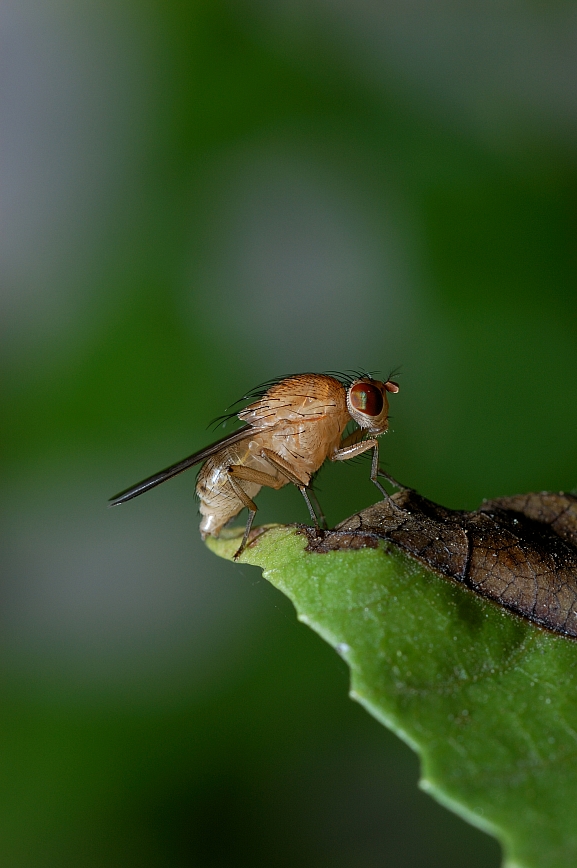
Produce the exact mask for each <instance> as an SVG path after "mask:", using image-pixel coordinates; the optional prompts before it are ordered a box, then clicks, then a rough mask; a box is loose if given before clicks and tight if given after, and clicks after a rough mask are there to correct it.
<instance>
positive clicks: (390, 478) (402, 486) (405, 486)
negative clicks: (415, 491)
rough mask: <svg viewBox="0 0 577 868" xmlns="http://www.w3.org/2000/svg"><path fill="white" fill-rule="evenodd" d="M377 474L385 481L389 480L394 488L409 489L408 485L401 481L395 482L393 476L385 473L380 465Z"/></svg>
mask: <svg viewBox="0 0 577 868" xmlns="http://www.w3.org/2000/svg"><path fill="white" fill-rule="evenodd" d="M379 476H383V477H384V478H385V479H386V480H387V482H390V483H391V485H393V486H394V487H395V488H398V489H399V491H411V489H410V488H409V487H408V485H403V483H402V482H397V480H396V479H395V477H394V476H391V474H390V473H387V472H386V470H383V468H382V467H379Z"/></svg>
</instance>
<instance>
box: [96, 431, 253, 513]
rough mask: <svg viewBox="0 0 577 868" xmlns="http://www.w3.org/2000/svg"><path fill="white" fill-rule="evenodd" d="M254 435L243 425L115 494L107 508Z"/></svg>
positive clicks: (153, 486) (136, 495)
mask: <svg viewBox="0 0 577 868" xmlns="http://www.w3.org/2000/svg"><path fill="white" fill-rule="evenodd" d="M254 433H255V429H254V428H253V427H252V425H243V427H242V428H239V429H238V430H237V431H233V432H232V434H227V435H226V437H222V438H221V439H220V440H217V441H216V443H213V444H212V445H211V446H206V447H205V448H204V449H201V450H200V452H195V453H194V455H189V456H188V458H183V460H182V461H179V462H178V463H177V464H171V466H170V467H167V468H166V470H161V471H160V472H159V473H155V474H154V476H149V477H148V479H143V480H142V482H138V483H137V484H136V485H133V486H132V487H131V488H127V489H126V490H125V491H121V492H120V494H115V495H114V497H111V498H110V501H109V503H108V506H118V505H119V504H121V503H126V501H127V500H132V498H133V497H138V495H139V494H144V492H145V491H149V490H150V489H151V488H155V487H156V486H157V485H160V484H161V482H166V480H167V479H172V477H173V476H178V474H179V473H182V472H183V471H184V470H188V468H189V467H193V466H194V465H195V464H200V462H201V461H205V460H206V459H207V458H210V456H211V455H214V454H215V453H216V452H220V450H221V449H224V448H225V447H226V446H232V444H233V443H238V442H239V440H246V438H247V437H250V436H251V435H252V434H254Z"/></svg>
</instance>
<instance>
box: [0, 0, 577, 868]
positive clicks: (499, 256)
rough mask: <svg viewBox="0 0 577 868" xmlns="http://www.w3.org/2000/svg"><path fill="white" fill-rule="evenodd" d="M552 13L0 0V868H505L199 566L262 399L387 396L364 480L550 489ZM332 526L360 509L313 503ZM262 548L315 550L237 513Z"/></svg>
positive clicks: (570, 256) (240, 589) (355, 493)
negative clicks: (298, 387)
mask: <svg viewBox="0 0 577 868" xmlns="http://www.w3.org/2000/svg"><path fill="white" fill-rule="evenodd" d="M576 31H577V7H576V5H575V4H574V3H571V2H568V3H554V4H541V3H537V2H534V3H529V2H525V3H518V4H515V5H509V4H486V3H483V2H481V0H476V2H470V3H461V4H449V3H443V2H441V0H434V2H425V0H415V2H412V3H407V2H405V0H393V2H392V3H388V4H384V3H383V4H378V3H374V2H369V0H359V2H356V3H354V4H352V3H346V2H344V0H307V2H305V0H283V2H272V3H266V2H259V0H237V2H234V3H233V2H226V0H215V2H188V3H187V2H176V0H163V2H162V3H161V2H154V0H150V2H145V0H143V2H131V0H120V2H117V3H114V4H113V3H107V2H100V3H96V2H90V0H81V2H77V3H74V4H72V3H70V2H64V0H62V2H59V0H48V2H46V0H45V2H43V3H40V2H38V0H8V2H6V3H5V4H4V5H3V8H2V12H1V15H0V39H1V46H2V50H1V64H0V82H1V87H0V111H1V117H2V122H1V125H0V227H1V232H0V276H1V290H0V293H1V294H0V317H1V321H0V329H1V348H0V352H1V354H2V365H3V370H4V387H3V398H2V401H3V406H2V413H1V425H2V440H3V450H2V456H3V466H2V481H3V486H2V488H3V517H4V521H3V531H2V533H3V546H2V584H1V590H0V593H1V598H0V602H1V605H0V652H1V653H0V680H1V693H0V696H1V700H0V780H1V786H0V864H1V865H2V866H7V868H12V866H14V868H24V866H26V868H27V866H30V868H44V866H78V865H82V866H99V868H100V866H102V868H104V866H117V865H118V866H126V865H138V866H169V868H183V866H195V868H196V866H198V868H216V866H227V868H228V866H230V868H233V866H260V865H266V866H269V865H270V866H281V868H284V866H295V865H303V866H307V868H308V866H311V868H324V866H326V868H381V866H390V868H405V866H407V868H408V866H411V868H421V866H422V868H425V866H426V868H437V866H439V868H441V866H442V868H452V866H455V868H456V866H462V865H463V864H467V865H469V866H473V868H475V866H497V865H498V864H499V859H500V855H499V848H498V846H497V844H496V843H495V842H494V841H492V840H491V839H489V838H488V837H486V836H485V835H483V834H482V833H481V832H478V831H476V830H474V829H472V828H470V827H468V826H467V825H466V824H465V823H463V822H461V820H459V819H457V818H456V817H454V816H452V815H450V814H449V813H448V812H446V811H444V810H443V809H442V808H440V807H439V806H438V805H436V804H435V803H434V802H433V801H432V800H431V799H429V798H428V797H427V796H425V795H424V794H422V793H420V791H418V789H417V787H416V782H417V779H418V763H417V759H416V758H415V757H414V756H413V755H412V754H411V753H410V751H409V750H408V748H406V747H405V746H404V745H403V744H401V742H399V741H398V740H396V739H395V738H394V737H393V736H392V735H390V734H389V733H388V732H387V731H385V730H384V729H382V728H381V727H380V726H379V725H378V724H377V723H376V722H375V721H373V720H372V719H371V718H370V717H369V716H368V715H367V714H366V713H365V712H364V711H363V710H362V709H361V708H360V707H358V706H356V705H355V704H354V703H352V702H351V701H350V700H349V699H348V698H347V687H348V675H347V671H346V668H345V666H344V664H343V663H342V661H340V660H339V659H337V657H336V655H335V654H334V653H333V652H332V651H331V650H330V649H329V648H328V647H327V646H325V645H323V643H322V642H321V640H320V639H318V638H317V637H316V636H314V635H313V634H312V633H311V632H310V631H308V630H307V629H306V628H305V627H303V626H302V625H299V624H297V623H296V621H295V617H294V613H293V611H292V608H291V606H290V604H289V603H288V602H287V601H286V600H284V599H283V598H282V597H281V596H280V595H279V594H278V593H277V592H276V591H274V590H273V589H272V588H270V587H268V586H267V585H266V583H265V582H263V580H262V578H261V576H260V574H259V572H258V570H255V569H251V568H249V567H246V566H238V565H233V564H227V563H224V562H220V561H218V560H217V559H216V558H214V557H212V556H210V555H209V553H208V552H207V551H206V550H205V549H204V546H203V545H202V543H201V541H200V539H199V536H198V532H197V522H198V517H197V508H196V504H195V501H194V499H193V496H192V494H193V487H194V476H193V473H190V474H185V475H184V476H182V477H179V478H178V479H176V480H174V481H172V482H171V483H169V484H167V485H166V486H162V487H161V488H159V489H157V490H155V491H154V492H153V493H150V494H148V495H147V496H146V497H143V498H141V499H139V500H136V501H134V502H133V503H130V504H128V505H126V506H125V507H123V508H121V509H116V510H112V511H107V510H106V509H105V503H106V500H107V498H108V497H109V496H111V495H112V494H114V493H115V492H116V491H118V490H119V489H122V488H124V487H126V486H127V485H130V484H131V483H133V482H135V481H137V480H138V479H140V478H142V477H143V476H146V475H148V474H150V473H152V472H154V471H156V470H158V469H159V468H161V467H164V466H166V465H167V464H170V463H171V462H173V461H176V460H178V459H180V458H182V457H183V456H185V455H187V454H189V453H191V452H193V451H194V450H196V449H198V448H200V447H202V446H203V445H205V444H206V443H207V442H209V441H210V440H211V439H212V438H213V437H214V435H213V434H212V433H211V432H209V431H207V424H208V422H209V421H210V420H211V419H212V418H213V417H215V416H217V415H219V414H220V413H222V412H223V411H224V409H225V408H226V407H227V406H228V405H230V404H231V403H232V402H233V401H234V400H235V399H236V398H237V397H239V396H240V395H241V394H243V392H244V391H246V390H247V389H248V388H250V387H251V386H253V385H255V384H256V383H259V382H262V381H264V380H268V379H269V378H270V377H272V376H275V375H279V374H281V375H282V374H286V373H293V372H298V371H306V370H319V371H322V370H330V369H338V370H343V369H347V368H359V367H362V368H366V369H369V370H375V371H380V372H382V373H383V374H384V375H388V374H389V373H390V372H391V371H392V370H393V369H394V368H396V367H397V366H401V370H402V372H401V374H400V376H399V382H400V384H401V392H400V393H399V395H395V396H392V398H391V405H392V408H391V412H392V431H391V433H390V434H389V435H388V436H387V438H386V439H385V440H384V442H383V449H382V456H383V463H384V464H385V466H387V467H388V468H389V469H390V471H391V472H392V473H394V475H395V476H397V477H398V478H399V479H401V480H403V481H405V482H407V483H409V484H411V485H413V486H415V487H417V488H418V489H419V490H420V491H421V492H422V493H424V494H425V495H427V496H429V497H432V498H435V499H439V500H441V501H442V502H444V503H446V504H447V505H449V506H452V507H465V508H473V507H475V506H476V505H477V504H478V503H479V502H480V500H481V499H482V498H484V497H495V496H498V495H503V494H513V493H517V492H524V491H530V490H540V489H571V488H573V487H574V486H575V485H577V467H576V463H575V459H574V437H575V430H576V423H577V404H576V401H575V382H576V379H577V347H576V340H575V338H576V331H577V328H576V327H577V321H576V296H575V274H576V271H577V263H576V245H575V223H576V215H577V212H576V191H577V183H576V181H577V173H576V168H577V158H576V151H575V141H576V135H577V100H576V90H577V88H576V84H577V54H576V53H575V50H574V46H575V36H576ZM319 489H320V490H319V497H320V499H321V502H322V503H323V505H324V508H325V510H326V511H327V514H328V517H329V520H331V521H333V522H334V521H337V520H339V519H342V518H344V517H346V516H347V515H349V514H350V513H352V512H353V511H354V510H356V509H357V508H360V507H363V506H366V505H368V504H370V503H372V502H374V500H375V491H374V489H373V488H372V486H371V485H370V483H369V482H368V464H367V463H366V462H365V463H363V462H359V463H358V464H356V463H354V464H353V465H352V466H350V467H349V466H346V465H343V466H331V467H329V468H326V469H325V470H323V472H322V473H321V475H320V478H319ZM259 505H260V506H261V508H262V511H261V513H260V514H259V518H260V520H262V521H289V522H290V521H301V520H305V519H306V512H305V509H304V505H303V503H302V502H301V499H300V496H299V495H298V492H295V491H292V490H284V491H282V492H278V493H274V492H263V493H262V495H261V496H260V499H259Z"/></svg>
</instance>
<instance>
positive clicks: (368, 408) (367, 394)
mask: <svg viewBox="0 0 577 868" xmlns="http://www.w3.org/2000/svg"><path fill="white" fill-rule="evenodd" d="M349 398H350V402H351V406H352V407H353V408H354V409H355V410H360V412H361V413H365V414H366V415H367V416H379V415H380V414H381V413H382V411H383V396H382V393H381V391H380V389H377V387H376V386H372V385H371V384H370V383H356V384H355V385H354V386H353V387H352V388H351V391H350V393H349Z"/></svg>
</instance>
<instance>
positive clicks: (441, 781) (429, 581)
mask: <svg viewBox="0 0 577 868" xmlns="http://www.w3.org/2000/svg"><path fill="white" fill-rule="evenodd" d="M238 542H239V538H238V536H236V537H235V538H229V539H226V538H221V539H219V540H212V539H211V540H209V546H210V548H211V549H212V550H213V551H214V552H216V553H217V554H219V555H220V556H222V557H227V558H231V557H232V556H233V554H234V552H235V551H236V548H237V546H238ZM307 543H308V538H307V536H306V535H305V534H304V533H303V532H302V531H299V529H297V528H295V527H284V526H272V527H269V528H267V529H266V532H262V533H261V535H260V536H258V538H257V539H256V540H255V541H254V542H253V543H252V544H251V545H250V546H249V547H248V548H247V549H246V550H245V552H244V553H243V554H242V555H241V557H240V560H241V561H243V562H245V563H251V564H256V565H258V566H260V567H262V569H263V570H264V575H265V577H266V578H267V579H268V580H269V581H270V582H271V583H272V584H273V585H274V586H275V587H277V588H278V589H279V590H281V591H282V592H283V593H285V594H286V595H287V596H288V597H289V598H290V599H291V600H292V602H293V604H294V606H295V608H296V610H297V613H298V617H299V620H301V621H303V622H304V623H306V624H308V625H309V626H310V627H311V628H312V629H313V630H315V631H316V632H317V633H319V634H320V635H321V636H322V637H323V638H324V639H325V640H326V641H327V642H329V643H330V644H331V645H332V646H333V647H334V648H335V649H336V650H337V651H338V653H339V654H341V655H342V656H343V658H344V659H345V660H346V661H347V663H348V665H349V666H350V670H351V696H352V697H353V698H354V699H356V700H357V701H358V702H360V703H361V704H362V705H364V706H365V708H366V709H367V710H368V711H370V713H371V714H373V715H374V716H375V717H376V718H377V719H378V720H379V721H381V722H382V723H383V724H384V725H385V726H388V727H389V728H390V729H392V730H393V731H394V732H396V733H397V734H398V735H399V736H400V737H401V738H402V739H404V740H405V741H406V742H407V743H408V744H409V745H410V746H411V747H412V748H413V749H414V750H415V751H417V752H418V753H419V755H420V757H421V761H422V778H421V786H422V788H423V789H424V790H425V791H426V792H428V793H430V794H431V795H432V796H434V797H435V798H436V799H437V800H438V801H440V802H441V803H442V804H444V805H446V806H447V807H448V808H450V809H451V810H453V811H455V812H456V813H458V814H459V815H461V816H462V817H463V818H464V819H466V820H468V821H469V822H470V823H472V824H473V825H475V826H478V827H479V828H481V829H483V830H485V831H487V832H489V833H490V834H492V835H494V836H495V837H496V838H497V839H498V840H499V841H500V842H501V844H502V846H503V848H504V852H505V865H506V866H508V868H564V866H567V868H569V866H571V868H574V866H575V865H576V864H577V644H576V643H575V641H574V640H572V639H567V638H565V637H563V636H556V635H554V634H552V633H548V632H545V631H544V630H543V629H541V628H540V627H538V626H535V625H534V624H532V623H530V622H529V621H526V620H524V619H523V618H521V617H519V616H517V615H514V614H511V613H510V612H508V611H507V610H506V609H504V608H502V607H501V606H498V605H497V604H495V603H494V602H491V601H488V600H485V599H483V598H482V597H480V596H478V595H476V594H475V593H473V592H472V591H470V590H469V589H467V588H465V587H463V586H460V585H458V584H455V583H454V582H451V581H449V580H447V579H446V578H444V577H442V576H440V575H439V574H438V573H436V572H434V571H432V570H430V569H428V568H426V567H425V566H424V565H423V564H422V563H420V562H419V561H418V560H416V559H415V558H414V557H411V556H410V555H408V554H406V553H405V552H404V551H402V550H401V549H400V548H398V547H397V546H395V545H393V544H392V543H391V542H387V541H384V542H380V543H379V544H378V545H377V546H376V547H361V548H357V549H353V548H351V549H348V550H335V551H328V552H319V551H312V552H311V551H307V550H306V549H307Z"/></svg>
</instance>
